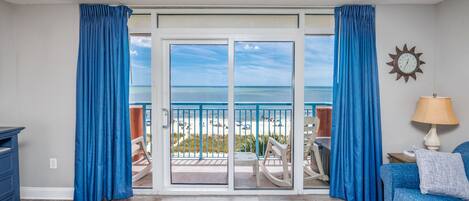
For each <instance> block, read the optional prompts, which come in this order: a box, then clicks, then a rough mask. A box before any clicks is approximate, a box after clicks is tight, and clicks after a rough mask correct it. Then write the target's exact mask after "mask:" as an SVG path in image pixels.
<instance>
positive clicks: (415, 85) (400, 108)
mask: <svg viewBox="0 0 469 201" xmlns="http://www.w3.org/2000/svg"><path fill="white" fill-rule="evenodd" d="M434 23H435V6H433V5H425V6H424V5H418V6H417V5H414V6H412V5H411V6H409V5H407V6H391V5H387V6H377V7H376V40H377V52H378V66H379V80H380V90H381V91H380V93H381V122H382V132H383V133H382V141H383V155H385V156H384V159H385V161H387V157H386V154H387V153H390V152H401V151H403V150H405V149H409V148H410V147H411V146H412V145H416V146H423V144H422V143H423V137H424V135H425V134H426V132H427V126H426V125H418V124H414V123H411V118H412V115H413V113H414V111H415V106H416V103H417V100H418V98H419V97H420V96H424V95H426V96H428V95H431V94H432V91H433V90H432V89H433V80H434V79H433V76H434V68H435V59H434V58H435V49H436V47H435V34H434ZM404 44H407V45H408V46H409V47H413V46H416V47H417V49H416V50H417V51H418V52H423V55H422V57H421V58H422V60H423V61H425V62H426V64H424V65H423V66H422V70H423V74H417V80H416V81H415V80H413V79H412V78H410V79H409V81H408V82H407V83H406V82H405V81H404V79H403V78H401V79H400V80H397V81H396V74H389V71H391V67H390V66H388V65H387V64H386V63H387V62H389V61H391V58H390V57H389V56H388V54H390V53H392V54H394V53H395V47H396V46H399V48H401V49H402V47H403V45H404ZM444 143H445V142H444V141H443V144H444ZM445 147H446V146H445Z"/></svg>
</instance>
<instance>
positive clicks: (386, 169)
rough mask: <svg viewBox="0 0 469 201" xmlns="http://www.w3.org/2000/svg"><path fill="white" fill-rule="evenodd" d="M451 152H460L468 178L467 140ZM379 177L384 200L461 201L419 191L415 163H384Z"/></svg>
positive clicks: (468, 155)
mask: <svg viewBox="0 0 469 201" xmlns="http://www.w3.org/2000/svg"><path fill="white" fill-rule="evenodd" d="M453 152H454V153H456V152H457V153H461V155H462V158H463V161H464V167H465V169H466V176H468V179H469V142H465V143H463V144H461V145H459V146H458V147H456V149H454V151H453ZM381 179H382V180H383V183H384V201H421V200H425V201H461V199H457V198H453V197H446V196H438V195H424V194H422V193H420V187H419V184H420V182H419V181H420V179H419V172H418V169H417V165H416V164H415V163H391V164H385V165H383V166H382V167H381Z"/></svg>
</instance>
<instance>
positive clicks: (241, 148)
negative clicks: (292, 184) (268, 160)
mask: <svg viewBox="0 0 469 201" xmlns="http://www.w3.org/2000/svg"><path fill="white" fill-rule="evenodd" d="M269 137H272V138H274V139H275V140H277V141H278V142H279V143H282V144H285V143H286V142H287V139H286V137H285V136H284V135H278V134H277V135H270V136H269V135H260V136H259V156H263V155H264V152H265V149H266V147H267V142H268V139H269ZM171 140H172V143H173V146H172V150H171V152H172V153H173V154H174V153H199V152H200V150H201V147H202V152H203V153H205V154H207V155H209V156H210V155H217V156H218V155H220V154H224V153H225V154H226V153H228V136H227V135H225V136H222V135H214V136H211V135H205V134H204V135H202V146H200V136H199V135H189V136H187V135H186V136H185V135H183V134H177V133H175V134H173V135H172V139H171ZM235 151H236V152H252V153H256V137H255V136H254V135H236V136H235Z"/></svg>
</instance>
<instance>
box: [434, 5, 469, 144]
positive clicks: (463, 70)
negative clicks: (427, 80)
mask: <svg viewBox="0 0 469 201" xmlns="http://www.w3.org/2000/svg"><path fill="white" fill-rule="evenodd" d="M436 14H437V23H436V30H437V31H436V37H437V39H438V41H437V42H438V46H437V48H436V49H437V50H438V52H437V55H438V58H439V59H438V62H437V65H436V73H437V79H436V85H437V92H438V94H440V95H443V96H449V97H452V98H453V107H454V110H455V112H456V116H457V117H458V118H459V121H460V124H459V126H457V127H456V126H447V127H440V128H441V129H439V134H440V137H441V140H442V142H443V146H444V147H443V148H445V149H452V148H453V147H455V146H457V145H458V144H460V143H462V142H464V141H468V140H469V106H468V104H469V91H468V85H469V59H468V58H469V57H468V55H469V1H466V0H447V1H444V2H442V3H440V4H439V5H438V6H437V9H436Z"/></svg>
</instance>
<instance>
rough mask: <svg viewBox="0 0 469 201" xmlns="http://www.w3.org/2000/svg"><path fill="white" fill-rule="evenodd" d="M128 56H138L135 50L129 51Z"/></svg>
mask: <svg viewBox="0 0 469 201" xmlns="http://www.w3.org/2000/svg"><path fill="white" fill-rule="evenodd" d="M130 55H135V56H136V55H138V52H137V50H130Z"/></svg>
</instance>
